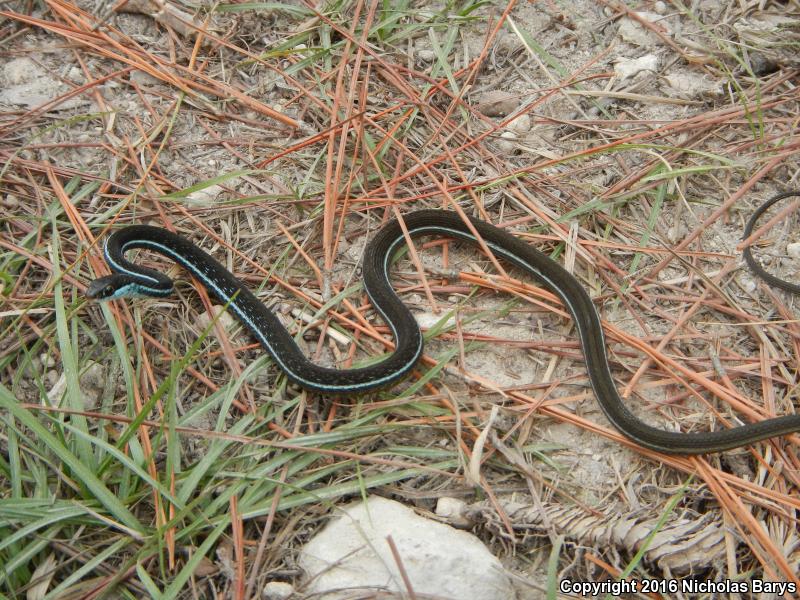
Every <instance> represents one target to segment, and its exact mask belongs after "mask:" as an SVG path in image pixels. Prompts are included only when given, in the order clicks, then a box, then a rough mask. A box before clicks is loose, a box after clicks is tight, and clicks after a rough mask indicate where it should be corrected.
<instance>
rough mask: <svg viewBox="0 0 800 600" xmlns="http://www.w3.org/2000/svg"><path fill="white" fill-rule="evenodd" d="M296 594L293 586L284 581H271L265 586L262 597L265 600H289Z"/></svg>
mask: <svg viewBox="0 0 800 600" xmlns="http://www.w3.org/2000/svg"><path fill="white" fill-rule="evenodd" d="M292 594H294V588H293V587H292V585H291V584H289V583H286V582H284V581H270V582H269V583H268V584H267V585H265V586H264V590H263V591H262V592H261V597H262V598H263V599H264V600H287V599H288V598H290V597H291V596H292Z"/></svg>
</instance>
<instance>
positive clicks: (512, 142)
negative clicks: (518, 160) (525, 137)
mask: <svg viewBox="0 0 800 600" xmlns="http://www.w3.org/2000/svg"><path fill="white" fill-rule="evenodd" d="M516 142H517V134H516V133H514V132H513V131H504V132H503V133H501V134H500V139H499V140H497V147H498V148H499V149H500V150H502V151H503V152H505V153H506V154H511V153H512V152H514V150H516V148H517V144H516Z"/></svg>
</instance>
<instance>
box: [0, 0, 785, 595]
mask: <svg viewBox="0 0 800 600" xmlns="http://www.w3.org/2000/svg"><path fill="white" fill-rule="evenodd" d="M189 6H190V5H186V4H183V5H181V6H178V5H172V4H170V3H168V2H165V1H163V0H157V1H154V2H152V4H148V3H143V2H128V3H124V2H123V3H117V4H114V5H111V6H109V7H105V9H97V8H96V7H95V5H93V4H92V3H78V4H74V3H72V2H70V1H68V0H42V1H40V2H37V3H18V2H7V3H4V4H3V5H2V7H0V9H2V10H0V32H1V33H0V39H2V40H3V41H2V46H1V48H2V55H1V56H2V58H1V59H0V63H2V64H1V65H0V66H2V69H0V110H1V111H2V112H1V113H0V136H1V137H0V165H2V166H1V167H0V228H1V229H0V287H1V291H2V295H0V382H1V383H0V565H2V568H0V598H22V597H27V598H99V597H103V596H104V595H106V594H115V597H126V598H139V597H145V596H152V597H155V596H156V595H158V596H159V597H163V598H211V597H220V598H221V597H229V598H236V599H244V598H248V599H249V598H255V597H260V593H261V592H260V590H261V589H262V588H263V586H264V584H265V583H266V582H267V581H273V580H281V581H289V582H291V583H293V584H296V585H297V586H298V589H299V586H300V585H301V584H302V581H303V575H302V573H301V572H300V571H299V570H298V569H297V567H296V557H297V553H298V550H299V548H300V547H301V546H302V545H303V544H304V543H305V542H306V541H307V540H308V539H309V537H310V536H311V535H313V533H314V532H315V531H316V530H317V529H318V528H319V527H320V526H321V524H322V523H323V522H324V517H326V516H327V515H328V514H329V512H330V511H331V509H332V507H334V506H338V505H343V504H345V503H347V502H350V501H353V500H359V499H361V498H363V497H365V496H367V495H372V494H377V495H382V496H387V497H391V498H394V499H396V500H399V501H401V502H403V503H404V504H406V505H410V506H414V507H416V508H417V509H418V510H419V511H420V512H422V513H425V514H430V513H431V512H432V511H433V510H434V508H435V505H436V502H437V500H438V499H440V498H442V497H455V498H458V499H460V500H462V501H463V502H464V503H465V504H466V505H467V509H466V511H465V515H466V516H468V518H469V519H471V523H472V531H473V533H475V534H476V535H477V536H478V537H480V538H481V539H482V540H483V541H484V543H486V544H487V545H489V547H490V548H491V549H492V551H493V552H494V553H495V554H496V555H497V556H498V557H500V558H501V560H502V561H503V563H504V565H505V566H506V568H507V570H508V573H509V575H510V577H512V579H513V581H514V582H515V585H516V586H517V595H518V598H540V597H546V596H547V597H559V596H560V597H566V596H564V595H561V594H556V593H555V592H554V591H553V590H556V589H557V587H558V586H557V584H558V582H559V581H561V580H564V579H566V578H568V579H570V580H573V581H604V580H606V579H615V578H628V579H640V580H644V579H648V580H669V579H670V578H676V577H677V578H696V579H700V580H704V581H705V580H709V581H723V580H731V581H747V580H750V579H760V580H764V581H778V582H788V583H794V584H795V585H797V586H800V575H798V573H800V433H797V434H793V435H788V436H784V437H779V438H774V439H771V440H769V441H767V442H763V443H758V444H756V445H754V446H752V447H746V448H740V449H737V450H732V451H728V452H723V453H720V454H714V455H708V456H701V457H681V456H670V455H662V454H659V453H657V452H654V451H650V450H646V449H642V448H640V447H639V446H638V445H637V444H636V443H635V442H633V441H630V440H628V439H626V438H625V437H624V436H622V435H621V434H620V433H619V432H617V431H616V430H615V429H614V428H613V427H612V426H611V424H610V423H609V422H608V421H607V420H606V418H605V416H604V415H603V413H602V412H601V411H600V410H599V407H598V404H597V402H596V400H595V398H594V396H593V394H592V391H591V388H590V386H589V382H588V379H587V374H586V371H585V366H584V361H583V356H582V353H581V350H580V346H579V344H578V341H577V336H576V332H575V330H574V327H573V325H572V323H571V321H570V319H569V315H568V312H567V311H566V309H565V307H564V306H562V305H561V304H560V303H559V301H558V300H557V299H556V298H555V297H554V296H553V294H551V293H549V292H548V291H546V290H544V289H543V288H542V287H541V286H540V285H539V284H538V283H537V282H535V281H530V280H527V279H524V278H522V276H521V274H520V273H518V272H516V271H515V269H514V268H512V267H510V266H509V265H507V264H504V263H503V262H502V261H497V260H496V258H495V257H493V256H491V252H489V248H487V247H485V246H484V247H483V248H482V251H481V250H477V249H473V248H468V247H465V246H462V245H460V244H457V243H454V242H451V241H447V240H442V239H431V240H424V241H423V240H418V241H415V242H414V244H413V245H412V246H411V248H410V249H409V251H408V252H406V253H404V254H402V255H401V257H400V258H399V259H398V260H397V261H396V262H395V264H394V267H393V285H394V287H395V289H396V290H397V291H398V293H399V294H400V295H401V297H402V299H403V301H404V302H405V303H406V304H407V305H408V306H409V307H410V308H411V309H412V311H413V312H414V313H415V315H416V317H417V318H418V321H419V323H420V325H421V326H422V327H423V331H425V332H426V348H425V355H424V357H423V359H422V360H421V361H420V362H419V364H418V365H417V367H416V368H415V369H414V371H413V372H412V374H411V375H410V376H409V377H407V378H406V379H404V380H403V381H402V382H401V383H399V384H397V385H394V386H392V387H391V388H388V389H384V390H382V391H380V392H378V393H373V394H368V395H363V396H360V397H355V398H328V397H323V396H320V395H319V394H313V393H310V392H307V391H304V390H303V389H301V388H299V387H296V386H295V385H292V384H291V383H289V382H287V379H286V377H285V375H284V374H283V373H281V372H280V371H279V370H278V369H277V368H276V366H275V365H274V364H273V362H272V361H271V360H269V358H268V357H266V356H265V353H264V351H263V349H262V348H261V347H260V346H259V345H257V344H256V343H254V340H253V338H252V337H251V336H250V335H249V333H248V331H247V330H246V329H243V328H242V327H241V325H240V324H239V323H238V322H237V321H235V320H234V319H232V318H230V316H229V315H228V314H227V313H225V311H224V310H222V308H224V307H221V306H220V305H219V302H218V301H217V300H216V299H215V298H214V297H213V296H212V295H210V294H209V293H208V292H207V290H205V288H204V287H203V286H202V285H200V284H199V282H198V281H195V280H193V279H192V278H191V277H190V276H189V274H188V273H187V272H185V271H183V270H181V269H180V268H178V267H176V266H174V265H172V264H171V263H170V262H168V261H167V260H165V259H163V258H162V257H157V256H155V255H151V254H149V253H145V252H140V253H139V254H138V255H137V256H136V261H137V262H138V263H140V264H146V265H149V266H151V267H154V268H157V269H158V270H159V271H161V272H163V273H165V274H167V275H168V276H170V277H171V278H173V279H175V280H176V281H177V285H176V290H175V293H174V294H173V295H172V296H170V297H167V298H163V299H158V300H156V299H145V300H126V301H123V302H113V303H108V304H97V303H90V302H88V301H87V300H86V298H85V297H84V290H85V286H86V284H87V283H88V282H89V281H91V280H92V279H94V278H96V277H98V276H101V275H105V274H108V267H107V265H106V262H105V260H103V255H102V244H103V241H104V239H105V238H106V237H107V236H108V235H109V234H110V232H111V231H113V230H115V229H117V228H120V227H124V226H126V225H130V224H134V223H137V224H153V225H158V226H161V227H164V228H166V229H169V230H171V231H174V232H176V233H179V234H181V235H183V236H185V237H187V238H189V239H191V240H192V241H194V242H195V243H197V244H198V245H199V246H200V247H202V248H203V249H205V250H206V251H207V252H209V253H211V254H213V255H214V256H215V257H216V258H217V259H218V260H220V261H221V262H222V263H223V264H224V265H225V266H226V267H227V268H228V269H229V270H231V271H232V272H233V273H234V274H235V275H236V276H237V277H238V278H240V279H241V280H242V281H243V282H246V284H247V285H248V286H249V287H250V288H251V289H252V290H253V291H254V292H256V293H257V294H258V296H259V297H260V298H261V299H262V300H263V301H264V302H265V303H266V304H267V305H269V306H270V307H271V308H272V309H273V310H274V311H275V312H276V313H277V314H278V315H279V317H280V319H281V321H282V322H283V323H284V324H285V325H286V326H287V328H289V330H290V331H291V332H292V334H296V336H297V337H296V339H297V340H298V343H299V344H300V345H301V347H302V349H303V350H304V352H305V353H306V354H307V355H308V356H309V357H310V358H311V359H312V360H314V361H315V362H317V363H318V364H321V365H325V366H335V367H339V368H353V367H357V366H362V365H365V364H368V363H369V362H370V361H375V360H377V359H378V358H379V357H381V356H382V355H384V354H386V353H388V352H391V350H392V349H393V347H394V344H393V340H392V338H391V333H390V330H389V328H388V327H387V326H386V324H385V323H384V322H383V321H382V320H381V319H380V317H379V316H378V315H377V314H376V312H375V310H374V308H373V307H372V306H371V304H370V302H369V301H368V299H367V297H366V295H365V293H364V290H363V287H362V285H361V275H360V271H359V263H360V260H361V256H362V253H363V249H364V246H365V244H366V242H367V240H369V239H370V238H371V237H372V236H373V235H374V234H375V232H376V231H378V230H379V229H380V228H381V226H382V225H384V224H385V223H386V222H387V221H388V220H390V219H393V218H398V217H402V215H404V214H406V213H407V212H409V211H413V210H418V209H422V208H444V209H448V210H455V211H458V212H459V214H462V215H469V216H472V217H476V218H480V219H483V220H487V221H490V222H492V223H494V224H496V225H498V226H500V227H503V228H505V229H506V230H508V231H510V232H513V233H514V234H515V235H516V236H518V237H520V238H521V239H523V240H524V241H526V242H527V243H529V244H532V245H534V246H536V247H537V248H539V249H541V250H543V251H545V252H547V253H549V254H550V256H551V257H552V258H553V259H554V260H556V261H558V262H559V263H561V264H563V265H565V267H566V268H567V269H568V270H570V271H571V272H572V273H573V274H574V275H575V276H576V277H577V278H579V280H580V281H581V283H582V284H583V285H584V287H585V288H586V289H587V290H588V291H589V293H590V295H591V296H592V297H593V299H594V301H595V304H596V306H597V308H598V310H599V312H600V314H601V317H602V318H603V323H604V328H605V333H606V337H607V340H608V344H609V360H610V362H611V366H612V371H613V374H614V377H615V380H616V384H617V386H618V389H619V390H620V392H621V393H622V394H623V396H624V397H625V399H626V402H627V403H628V405H629V407H630V408H631V410H632V411H633V412H634V413H635V414H636V415H637V416H639V417H640V418H641V419H643V420H644V421H646V422H648V423H651V424H653V425H656V426H658V427H660V428H663V429H666V430H671V431H684V432H700V431H708V430H711V429H722V428H725V427H733V426H737V425H741V424H745V423H751V422H757V421H760V420H763V419H767V418H770V417H774V416H780V415H788V414H795V413H797V411H798V410H800V369H799V368H798V367H799V366H800V321H798V317H800V308H798V306H800V304H799V303H800V298H797V297H795V296H792V295H791V294H788V293H785V292H783V291H781V290H776V289H772V288H769V287H768V286H766V285H765V284H764V283H762V282H761V280H759V279H757V278H755V277H754V276H753V275H752V274H751V273H750V272H749V271H748V270H747V269H746V268H745V266H744V263H743V261H742V260H741V245H740V244H741V242H742V231H743V228H744V224H745V222H746V221H747V219H748V217H749V215H750V214H751V212H752V211H753V209H754V208H755V207H757V206H758V205H760V204H761V202H763V201H764V200H765V199H766V198H768V197H770V196H773V195H775V194H777V193H780V192H785V191H788V190H791V189H796V188H798V187H800V134H798V131H800V129H799V127H800V119H799V118H798V115H799V114H800V87H799V86H800V60H798V56H800V2H798V0H785V1H778V0H774V1H773V0H765V1H762V2H736V3H718V2H695V3H691V6H687V5H686V4H684V3H683V2H681V1H680V0H676V1H666V2H664V1H658V2H656V1H651V0H642V1H641V2H633V3H627V4H622V3H620V2H616V1H612V0H604V1H603V2H601V3H595V2H590V1H589V0H575V1H574V2H570V3H556V2H552V1H549V0H542V1H540V2H533V3H529V2H526V3H518V2H515V1H511V2H509V3H507V4H503V3H482V2H477V1H472V0H465V1H463V2H451V3H443V4H441V5H436V4H431V3H425V2H414V1H412V0H400V1H397V2H378V1H377V0H376V1H372V2H363V1H361V0H353V1H352V2H340V3H330V4H325V3H311V2H307V1H301V2H297V3H293V4H275V3H237V2H224V3H221V4H215V5H213V6H212V5H207V6H204V7H203V8H200V9H198V10H197V11H196V12H190V9H189V8H188V7H189ZM106 9H107V10H106ZM187 11H189V12H187ZM790 204H791V201H788V202H786V203H782V204H779V205H777V206H775V207H774V208H773V209H771V210H770V211H769V213H768V214H765V215H764V217H763V218H762V219H761V220H760V223H759V228H757V229H756V230H755V233H754V235H753V236H751V237H752V238H753V239H752V240H748V242H752V243H753V250H754V253H755V254H756V255H757V256H758V258H759V260H760V261H761V263H762V264H763V265H764V267H765V268H767V269H768V270H769V272H771V273H773V274H774V275H777V276H779V277H782V278H784V279H786V280H788V281H797V280H798V274H800V235H799V234H798V232H800V227H798V223H800V216H798V215H797V212H796V210H795V209H796V204H797V203H795V205H793V207H790ZM493 408H495V409H496V412H495V414H494V416H493V417H492V418H491V419H490V415H491V414H492V409H493ZM626 528H629V529H630V530H631V531H633V530H634V529H635V530H636V531H637V532H641V534H639V533H637V535H635V536H634V535H633V534H631V535H621V532H622V531H623V530H624V531H627V530H628V529H626ZM634 538H635V539H634ZM556 541H557V543H556ZM700 547H703V548H705V550H704V551H703V552H700V551H698V550H697V549H698V548H700ZM554 548H555V551H553V549H554ZM395 552H396V553H397V548H395ZM553 554H554V555H553ZM397 559H398V561H400V563H402V564H405V562H406V560H405V557H403V556H402V555H401V554H398V555H397ZM548 561H550V564H551V565H554V567H555V568H552V567H548ZM553 561H555V562H553ZM406 575H407V577H408V576H409V574H406ZM407 583H408V587H409V589H410V588H411V587H412V586H413V583H414V582H413V581H410V580H409V581H408V582H407ZM300 592H302V590H300ZM411 593H412V594H413V592H411ZM679 596H680V594H678V595H677V596H676V597H679ZM639 597H671V596H670V595H669V594H659V593H648V594H640V595H639ZM683 597H688V596H686V595H684V596H683ZM740 597H749V596H747V595H746V594H745V595H743V596H740ZM785 597H787V598H788V597H793V598H800V593H790V594H787V595H786V596H785Z"/></svg>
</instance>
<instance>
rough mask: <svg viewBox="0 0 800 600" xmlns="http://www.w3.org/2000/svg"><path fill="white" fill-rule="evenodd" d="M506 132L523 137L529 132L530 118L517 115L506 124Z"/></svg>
mask: <svg viewBox="0 0 800 600" xmlns="http://www.w3.org/2000/svg"><path fill="white" fill-rule="evenodd" d="M508 130H509V131H513V132H514V133H516V134H519V135H525V134H526V133H528V132H529V131H530V130H531V118H530V116H529V115H519V116H518V117H517V118H516V119H514V120H513V121H511V123H509V124H508Z"/></svg>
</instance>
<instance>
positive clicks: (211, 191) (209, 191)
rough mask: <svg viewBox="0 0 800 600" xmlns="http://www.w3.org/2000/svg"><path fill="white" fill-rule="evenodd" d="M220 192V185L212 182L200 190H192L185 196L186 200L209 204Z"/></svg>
mask: <svg viewBox="0 0 800 600" xmlns="http://www.w3.org/2000/svg"><path fill="white" fill-rule="evenodd" d="M221 192H222V186H221V185H216V184H214V185H210V186H208V187H205V188H203V189H202V190H197V191H196V192H192V193H191V194H189V195H188V196H186V200H187V201H188V202H192V203H194V204H199V205H203V206H207V205H209V204H214V200H216V198H217V196H219V195H220V193H221Z"/></svg>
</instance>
